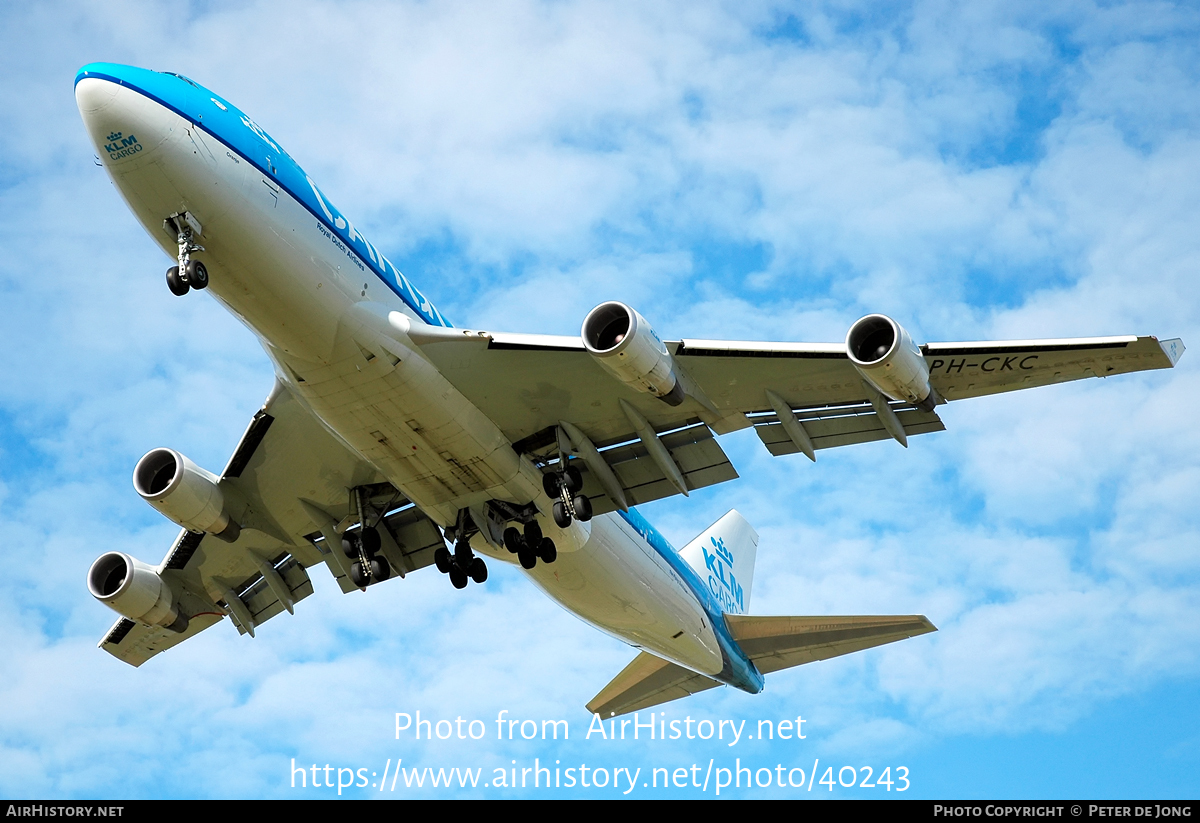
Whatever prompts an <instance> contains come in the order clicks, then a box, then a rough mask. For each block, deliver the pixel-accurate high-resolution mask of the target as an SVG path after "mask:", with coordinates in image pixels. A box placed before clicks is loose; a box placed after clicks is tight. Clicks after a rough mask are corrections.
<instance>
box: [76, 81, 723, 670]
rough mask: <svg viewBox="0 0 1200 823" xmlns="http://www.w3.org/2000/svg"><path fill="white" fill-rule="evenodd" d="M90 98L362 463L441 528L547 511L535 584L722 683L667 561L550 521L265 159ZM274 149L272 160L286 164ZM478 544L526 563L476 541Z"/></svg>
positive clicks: (615, 631)
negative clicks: (486, 511)
mask: <svg viewBox="0 0 1200 823" xmlns="http://www.w3.org/2000/svg"><path fill="white" fill-rule="evenodd" d="M76 98H77V102H78V105H79V108H80V111H81V113H82V114H83V117H84V121H85V123H86V125H87V127H88V130H89V132H90V134H91V136H92V139H93V141H94V142H95V143H96V145H97V147H98V148H102V147H103V144H104V142H105V138H106V137H107V136H109V135H111V134H117V133H123V134H136V135H137V138H138V140H139V145H140V148H139V149H138V150H137V151H136V152H132V153H127V154H125V153H123V152H120V151H117V152H108V153H106V152H104V151H103V150H101V152H100V155H101V159H102V160H103V162H104V165H105V167H106V168H107V170H108V172H109V174H110V175H111V176H112V179H113V182H114V183H115V184H116V186H117V189H118V190H119V191H120V192H121V194H122V196H123V197H124V198H125V200H126V202H127V203H128V204H129V207H130V209H131V210H132V211H133V212H134V214H135V215H136V217H137V218H138V220H139V221H140V222H141V224H142V225H143V226H144V227H145V228H146V230H147V231H148V232H149V233H150V236H151V237H152V238H154V239H155V240H156V241H157V242H158V243H159V245H160V246H161V247H162V248H163V250H164V251H165V252H166V253H167V254H168V255H169V256H170V257H171V258H174V257H175V255H176V245H175V238H174V236H172V235H171V234H169V233H168V232H167V231H166V230H165V229H164V228H163V221H164V219H165V218H167V217H168V216H171V215H173V214H176V213H181V212H185V211H186V212H188V213H189V214H191V215H193V216H194V217H195V218H196V219H197V220H198V221H199V223H200V225H201V227H202V234H201V236H200V237H199V238H198V239H199V242H200V243H201V244H202V245H203V247H204V251H203V252H200V253H199V254H198V255H197V257H198V258H199V259H201V260H203V261H204V263H205V264H206V266H207V268H208V271H209V274H210V278H211V285H210V287H209V289H208V292H209V293H211V294H212V295H213V296H214V297H215V298H216V299H217V300H218V302H220V303H221V305H223V306H224V307H225V308H227V309H228V310H229V311H231V312H233V313H234V315H236V316H237V317H238V318H239V319H240V320H241V321H242V322H243V323H245V324H246V325H247V326H248V327H249V328H250V329H251V330H253V331H254V333H255V334H257V335H258V337H259V339H260V340H261V341H262V344H263V347H264V348H265V349H266V351H267V354H268V356H269V357H270V358H271V360H272V362H273V363H274V364H275V368H276V371H277V374H278V377H279V379H280V380H281V381H282V382H283V384H284V385H285V386H286V387H287V388H288V390H289V391H291V392H292V394H293V395H294V396H295V397H296V398H298V399H299V400H300V401H301V402H302V403H304V404H305V405H306V406H307V407H308V408H309V409H310V410H311V412H312V413H313V415H314V416H315V417H316V418H317V419H319V420H320V421H321V422H322V423H323V424H324V425H325V426H326V427H327V428H328V429H329V430H330V431H331V432H332V433H334V434H335V435H336V436H337V437H338V438H340V439H341V440H342V441H343V442H344V443H345V444H346V445H347V446H348V447H349V448H350V449H351V450H352V451H353V452H355V453H356V454H358V455H360V456H361V457H362V458H363V459H364V460H366V461H368V462H369V463H370V464H371V465H373V466H374V467H375V468H377V469H378V470H379V471H380V472H381V473H382V474H383V475H384V476H385V477H387V478H388V480H389V481H390V482H391V483H392V484H393V485H395V486H396V487H397V488H398V489H400V490H401V491H402V492H403V493H404V494H405V495H406V496H407V497H408V498H409V499H411V500H412V501H413V502H414V503H415V504H416V505H417V506H419V507H420V508H421V509H422V511H424V512H425V513H426V514H427V515H428V516H429V517H430V518H431V519H432V520H434V521H435V522H436V523H438V524H439V525H441V526H447V525H451V524H453V523H454V520H455V517H456V515H457V512H458V511H459V510H460V509H463V508H467V507H470V506H472V505H478V504H481V503H484V502H486V501H487V500H504V501H509V502H511V503H516V504H525V503H529V502H534V503H535V504H536V505H537V507H538V509H539V511H541V513H542V516H541V517H539V522H540V524H541V526H542V528H543V530H544V531H545V533H546V534H547V535H548V536H550V537H552V539H553V540H554V541H555V543H556V544H557V546H558V548H559V555H558V559H557V560H556V561H555V562H554V563H552V564H538V566H537V567H536V568H535V569H533V570H532V571H530V572H528V574H529V576H530V578H531V579H532V580H533V582H534V583H535V584H536V585H538V586H539V587H540V588H541V589H542V590H543V591H545V592H546V594H548V595H549V596H550V597H551V598H553V599H554V600H556V601H557V602H558V603H560V604H561V605H562V606H563V607H565V608H566V609H567V610H569V611H571V612H572V613H574V614H576V615H578V616H579V617H581V618H582V619H584V620H585V621H587V622H589V623H591V624H593V625H595V626H596V627H598V628H600V629H601V630H603V631H606V632H608V633H610V634H612V635H614V636H616V637H619V638H620V639H622V640H624V641H626V642H628V643H631V644H633V645H635V646H638V647H644V648H646V649H647V650H650V651H653V652H655V653H657V654H659V655H661V656H663V657H666V658H668V659H670V660H673V661H675V662H678V663H680V664H682V665H684V666H686V667H688V668H690V669H692V670H695V671H698V672H701V673H705V674H715V673H717V672H720V671H721V669H722V665H723V662H722V653H721V648H720V644H719V643H718V640H717V638H716V635H715V634H714V632H713V628H712V626H711V625H710V623H711V618H710V617H709V615H707V614H706V613H705V610H704V608H703V606H702V605H701V603H700V602H699V601H698V600H697V597H696V595H695V594H694V593H693V591H692V589H691V588H690V587H689V585H688V583H687V582H686V581H685V580H684V579H683V578H682V576H681V575H680V573H679V572H678V571H677V570H676V569H674V568H672V565H671V563H670V562H668V560H667V559H666V558H665V557H664V556H663V554H662V553H661V552H660V551H659V550H656V549H655V548H653V547H652V546H651V545H650V544H649V543H648V542H647V541H646V540H645V539H643V538H642V536H641V535H639V534H638V533H637V532H636V531H635V530H634V528H633V527H632V526H631V525H630V524H629V523H628V522H626V520H625V519H623V518H622V517H620V516H619V515H615V514H614V515H601V516H598V517H596V518H594V519H593V520H592V521H591V522H590V523H578V522H574V523H572V525H571V527H570V528H568V529H566V530H562V529H559V528H557V527H556V526H555V525H554V523H553V521H552V520H551V518H549V517H547V516H545V515H547V514H548V513H549V506H550V501H549V500H548V498H547V497H546V496H545V494H544V492H543V491H542V483H541V473H540V471H539V470H538V469H537V468H536V467H535V466H534V465H533V464H532V463H531V462H530V461H529V459H528V458H526V457H524V456H521V455H518V454H517V453H516V452H515V451H514V450H513V448H512V445H511V443H510V442H509V441H508V439H507V438H506V437H505V436H504V434H503V433H502V432H501V431H500V429H499V428H498V427H497V426H496V425H495V424H494V423H493V422H492V421H491V420H490V419H488V417H487V416H486V415H484V414H483V413H482V412H481V411H480V410H479V409H478V408H476V407H475V406H474V405H473V404H471V403H470V402H469V401H468V400H467V399H466V398H465V397H464V396H463V394H462V393H461V392H460V391H459V390H458V389H456V388H455V387H454V386H453V385H452V384H451V383H450V382H449V381H447V380H446V379H445V377H443V376H442V375H441V373H440V372H439V371H438V370H437V369H436V368H435V367H434V366H433V364H432V363H431V362H430V361H429V360H428V359H426V358H425V357H424V356H422V355H421V352H420V348H419V346H416V345H414V344H412V343H411V341H408V343H407V344H406V341H405V340H404V339H403V336H402V335H400V336H397V335H384V334H382V333H380V332H379V331H378V330H377V329H376V328H375V327H373V326H372V325H371V324H370V323H365V322H363V320H362V317H363V312H362V306H361V304H364V303H374V304H379V305H380V306H382V307H384V308H386V309H387V310H390V311H399V312H403V313H405V314H406V315H407V316H409V317H410V318H412V319H413V322H414V323H423V322H425V321H424V320H423V319H421V318H420V317H419V316H418V314H417V312H414V311H413V310H412V308H410V307H409V306H408V305H407V304H406V303H405V302H404V301H402V300H401V299H400V298H399V297H397V295H396V294H395V293H394V292H393V291H392V289H391V288H389V287H388V285H387V284H386V283H385V282H384V281H383V280H381V279H380V277H379V275H378V274H376V272H374V271H373V270H372V268H371V267H370V266H369V265H367V264H366V262H365V260H364V257H363V254H362V253H361V252H360V251H359V250H358V249H356V248H355V247H353V246H348V245H347V244H346V243H345V242H343V241H342V240H341V239H340V238H338V237H337V235H336V234H335V233H332V232H330V231H329V229H328V228H327V227H326V226H325V225H324V224H323V223H322V221H321V220H319V219H317V218H316V217H314V215H313V213H312V212H311V211H310V210H309V208H308V207H306V206H305V205H304V204H303V203H300V202H298V201H297V200H296V199H295V198H294V197H292V196H291V195H290V194H289V193H288V192H287V191H286V189H285V188H283V187H281V186H280V185H279V184H278V182H277V181H276V180H274V179H273V178H272V176H271V175H270V174H269V173H264V172H263V171H262V170H260V168H259V167H257V166H256V165H255V164H256V163H257V164H259V165H263V163H262V162H261V161H260V159H258V158H256V159H255V162H254V163H252V162H251V161H250V159H249V158H247V157H245V156H244V155H241V154H240V153H239V152H238V151H236V150H234V149H233V148H232V147H231V146H230V145H227V144H225V143H224V142H222V141H221V140H220V139H218V137H216V136H214V134H212V133H210V132H208V131H206V130H205V129H203V128H198V127H197V126H196V125H194V124H193V123H192V122H191V121H190V120H188V119H187V118H185V117H183V116H181V115H180V114H178V113H176V112H175V111H172V110H171V109H169V108H167V107H165V106H163V105H161V104H160V103H158V102H156V101H155V100H152V99H150V98H149V97H147V96H144V95H143V94H141V93H140V92H138V91H137V90H135V89H132V88H128V87H126V86H123V85H118V84H116V83H113V82H110V81H108V80H104V79H98V78H97V79H92V78H84V79H82V80H80V81H79V82H78V84H77V86H76ZM214 102H215V101H214ZM263 140H264V147H263V149H264V154H265V155H269V154H270V153H271V149H274V151H275V152H277V153H279V150H278V147H277V146H275V145H274V144H272V143H270V142H269V139H268V138H267V137H266V136H265V135H264V136H263ZM280 154H281V153H280ZM114 155H124V156H114ZM276 156H278V154H276ZM270 162H271V161H270V157H269V156H268V159H267V161H266V163H265V166H266V167H267V168H270ZM314 191H316V189H315V187H314ZM319 196H320V195H318V197H319ZM339 219H341V218H339ZM352 231H353V230H352ZM364 242H365V241H364ZM366 247H367V248H368V249H369V251H368V255H370V254H371V253H372V252H373V253H374V254H376V255H377V254H378V252H377V251H375V250H374V248H373V247H370V246H369V244H368V245H367V246H366ZM372 256H373V255H372ZM164 293H165V291H164ZM472 546H473V548H474V549H475V550H476V551H478V552H480V553H482V554H486V555H488V556H489V557H492V558H494V559H498V560H503V561H505V562H512V555H509V554H508V553H507V552H504V551H498V550H497V549H495V548H494V547H493V546H491V545H490V544H488V543H487V542H486V541H485V540H483V539H482V537H480V536H478V535H477V536H476V537H475V539H474V540H473V542H472Z"/></svg>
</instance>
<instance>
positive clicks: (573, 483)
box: [563, 465, 583, 494]
mask: <svg viewBox="0 0 1200 823" xmlns="http://www.w3.org/2000/svg"><path fill="white" fill-rule="evenodd" d="M563 485H565V486H566V487H567V491H568V492H569V493H570V494H576V493H577V492H578V491H579V490H580V489H582V488H583V475H582V474H580V472H579V469H577V468H575V467H574V466H571V465H568V466H567V467H566V468H565V469H564V470H563Z"/></svg>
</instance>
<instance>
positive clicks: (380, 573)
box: [371, 557, 392, 581]
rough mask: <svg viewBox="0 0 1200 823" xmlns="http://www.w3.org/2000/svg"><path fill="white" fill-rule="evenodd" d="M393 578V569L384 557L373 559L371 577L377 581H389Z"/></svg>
mask: <svg viewBox="0 0 1200 823" xmlns="http://www.w3.org/2000/svg"><path fill="white" fill-rule="evenodd" d="M391 576H392V567H391V566H389V565H388V562H387V561H386V560H384V559H383V558H382V557H372V558H371V577H374V578H375V579H376V580H380V581H383V580H387V579H388V578H389V577H391Z"/></svg>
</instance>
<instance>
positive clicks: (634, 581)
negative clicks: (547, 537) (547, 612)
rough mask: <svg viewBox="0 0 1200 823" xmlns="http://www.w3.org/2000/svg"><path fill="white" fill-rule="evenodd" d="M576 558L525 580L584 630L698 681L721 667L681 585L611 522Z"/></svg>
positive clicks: (564, 556)
mask: <svg viewBox="0 0 1200 823" xmlns="http://www.w3.org/2000/svg"><path fill="white" fill-rule="evenodd" d="M590 525H591V527H592V529H591V537H590V539H589V540H588V541H587V543H586V544H584V546H583V548H582V549H581V550H580V551H576V552H569V553H560V554H559V556H558V559H557V560H555V561H554V562H553V563H552V564H549V565H544V564H540V563H539V564H538V565H537V566H536V567H535V568H534V569H533V570H532V571H530V572H528V574H529V577H530V579H531V580H532V581H533V582H534V583H535V584H536V585H537V586H538V588H540V589H542V591H544V592H545V593H546V594H547V595H548V596H549V597H550V598H552V599H553V600H555V601H556V602H557V603H558V604H559V605H561V606H562V607H563V608H565V609H566V610H567V611H569V612H571V613H572V614H574V615H576V616H577V617H579V618H580V619H581V620H583V621H584V622H586V623H588V624H590V625H592V626H595V627H596V628H598V629H600V630H601V631H603V632H605V633H607V634H610V635H612V636H613V637H616V638H618V639H619V640H623V641H624V642H626V643H629V644H631V645H634V646H637V647H639V648H642V649H645V650H647V651H650V652H653V653H654V654H656V655H659V656H661V657H663V658H665V659H667V660H670V661H672V662H674V663H678V664H679V665H681V666H684V667H686V668H688V669H691V670H693V671H696V672H699V673H701V674H707V675H714V674H718V673H719V672H720V671H721V670H722V667H723V665H724V661H723V658H722V655H721V648H720V644H719V643H718V641H717V637H716V634H715V633H714V632H713V629H712V626H711V625H710V620H709V618H708V615H707V614H706V613H705V612H704V609H703V607H702V606H701V605H700V603H699V601H698V600H697V599H696V597H695V595H694V594H692V592H691V590H690V589H689V588H688V587H687V585H686V584H685V583H684V582H683V581H682V580H681V579H680V578H679V576H678V575H677V574H676V573H675V572H674V570H673V569H671V567H670V565H669V564H667V562H666V561H665V560H664V559H663V558H662V557H660V556H659V555H658V553H657V552H656V551H655V550H654V549H653V548H651V547H650V546H649V545H648V544H646V542H645V541H644V540H642V539H641V538H640V536H638V535H637V534H636V533H635V532H633V531H632V529H630V528H628V526H627V525H626V524H625V522H624V521H623V520H622V519H621V518H620V517H619V516H618V515H616V514H604V515H600V516H598V517H596V518H594V519H593V520H592V521H591V524H590Z"/></svg>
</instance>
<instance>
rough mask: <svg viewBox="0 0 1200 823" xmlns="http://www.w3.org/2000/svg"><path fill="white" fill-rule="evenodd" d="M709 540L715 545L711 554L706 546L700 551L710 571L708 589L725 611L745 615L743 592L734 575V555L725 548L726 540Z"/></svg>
mask: <svg viewBox="0 0 1200 823" xmlns="http://www.w3.org/2000/svg"><path fill="white" fill-rule="evenodd" d="M709 539H710V540H711V541H712V544H713V552H712V553H711V554H710V553H709V551H708V549H707V548H705V547H704V546H701V547H700V551H702V552H704V566H705V568H707V569H708V581H707V582H708V589H709V591H711V592H712V593H713V595H714V596H715V597H716V598H717V600H719V601H720V602H721V606H722V608H724V610H725V611H727V612H731V613H734V614H745V613H746V603H745V601H744V599H743V596H742V595H743V590H742V587H741V586H739V585H738V582H737V578H736V577H735V576H734V574H733V555H732V554H730V553H729V549H727V548H725V541H724V540H722V539H721V538H719V537H710V538H709Z"/></svg>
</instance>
